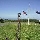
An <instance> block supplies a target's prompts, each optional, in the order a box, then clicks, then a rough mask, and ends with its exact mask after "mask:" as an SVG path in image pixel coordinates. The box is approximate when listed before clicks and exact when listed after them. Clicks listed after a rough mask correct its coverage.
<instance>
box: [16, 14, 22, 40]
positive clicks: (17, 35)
mask: <svg viewBox="0 0 40 40" xmlns="http://www.w3.org/2000/svg"><path fill="white" fill-rule="evenodd" d="M20 15H21V13H18V27H17V33H16V40H20V36H21V35H20V32H21V22H20Z"/></svg>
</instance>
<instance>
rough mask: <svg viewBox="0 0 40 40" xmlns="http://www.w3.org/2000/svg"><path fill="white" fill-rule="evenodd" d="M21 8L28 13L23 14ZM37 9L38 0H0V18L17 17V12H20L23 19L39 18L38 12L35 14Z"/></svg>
mask: <svg viewBox="0 0 40 40" xmlns="http://www.w3.org/2000/svg"><path fill="white" fill-rule="evenodd" d="M29 4H30V7H29ZM23 10H24V11H25V12H26V13H27V14H28V15H24V14H23V13H22V11H23ZM37 10H38V11H40V0H0V17H1V18H10V19H17V14H18V13H21V14H22V15H21V18H24V19H25V18H26V19H27V18H28V17H29V18H31V19H33V18H35V19H40V14H36V11H37Z"/></svg>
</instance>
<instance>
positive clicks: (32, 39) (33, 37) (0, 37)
mask: <svg viewBox="0 0 40 40" xmlns="http://www.w3.org/2000/svg"><path fill="white" fill-rule="evenodd" d="M17 27H18V23H17V22H10V23H9V22H7V23H0V40H5V39H6V38H8V39H9V40H16V32H17V31H16V29H17ZM20 34H21V37H20V38H21V40H40V24H36V25H35V23H31V24H30V25H27V23H26V22H25V23H24V22H22V23H21V32H20Z"/></svg>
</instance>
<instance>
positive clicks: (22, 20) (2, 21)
mask: <svg viewBox="0 0 40 40" xmlns="http://www.w3.org/2000/svg"><path fill="white" fill-rule="evenodd" d="M20 21H21V22H27V21H28V19H20ZM29 21H30V22H36V23H38V22H39V20H36V19H30V20H29ZM0 22H1V23H4V22H18V20H8V19H4V20H3V19H0Z"/></svg>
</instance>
